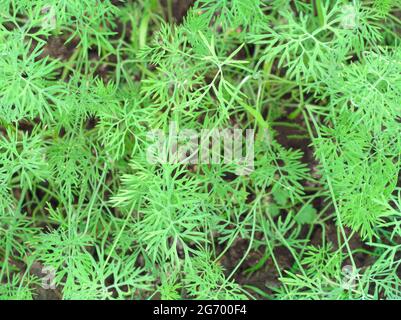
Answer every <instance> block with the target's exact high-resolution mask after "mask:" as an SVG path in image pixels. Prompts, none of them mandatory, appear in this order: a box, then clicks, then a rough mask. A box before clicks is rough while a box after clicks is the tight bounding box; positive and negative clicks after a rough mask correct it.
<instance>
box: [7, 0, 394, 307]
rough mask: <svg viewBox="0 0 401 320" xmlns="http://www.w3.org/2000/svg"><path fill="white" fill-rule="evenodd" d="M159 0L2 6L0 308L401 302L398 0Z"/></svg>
mask: <svg viewBox="0 0 401 320" xmlns="http://www.w3.org/2000/svg"><path fill="white" fill-rule="evenodd" d="M167 2H168V3H169V5H168V6H166V7H164V6H162V5H161V2H159V1H157V0H151V1H141V0H139V1H130V0H126V1H108V0H107V1H95V0H79V1H78V0H68V1H44V0H43V1H42V0H36V1H25V0H23V1H21V0H18V1H16V0H15V1H14V0H0V39H1V46H0V48H1V52H0V124H1V128H0V131H1V137H0V151H1V153H0V177H1V180H0V243H1V245H0V279H1V284H0V297H1V299H35V298H41V296H40V294H39V292H40V290H39V288H40V286H43V277H44V276H46V274H45V273H43V270H45V268H51V269H52V270H53V271H54V276H55V278H54V279H52V284H53V285H54V288H53V289H51V290H52V292H53V294H56V295H57V296H58V297H61V298H63V299H153V298H161V299H261V298H267V299H379V298H384V299H398V298H400V289H401V288H400V286H401V283H400V273H399V266H400V263H401V260H400V250H401V248H400V237H401V211H400V208H401V189H400V185H399V168H400V154H401V140H400V139H401V138H400V137H401V135H400V133H401V132H400V128H401V127H400V117H401V109H400V103H401V94H400V92H401V48H400V46H399V37H400V17H401V14H400V13H401V8H400V2H399V1H397V0H392V1H389V0H372V1H371V0H366V1H361V0H358V1H357V0H354V1H328V0H314V1H301V0H294V1H283V0H271V1H265V0H224V1H223V0H198V1H195V3H194V4H193V6H192V7H191V8H189V9H188V12H187V13H186V15H185V16H184V17H183V20H182V22H180V23H179V22H177V21H175V19H174V14H173V11H172V6H171V4H172V1H169V0H168V1H167ZM56 40H57V41H58V42H57V43H59V44H61V45H60V46H61V48H59V49H61V50H62V51H63V52H62V54H61V55H57V54H55V53H54V52H53V51H52V45H51V44H52V41H56ZM53 49H54V48H53ZM172 121H174V122H175V123H177V124H178V126H179V128H182V129H192V130H197V131H201V130H202V129H224V128H240V129H243V130H246V129H254V130H256V136H255V147H254V153H255V154H254V170H253V171H252V172H250V173H249V174H247V175H238V174H237V173H236V172H237V171H236V169H238V168H237V167H236V165H233V164H227V163H224V162H222V163H221V164H219V165H205V164H199V165H189V164H185V163H184V164H183V163H166V164H154V163H150V162H149V161H147V154H146V152H147V149H148V147H149V146H150V145H151V142H150V141H149V139H147V133H148V132H149V131H151V130H153V129H160V130H163V131H168V127H169V124H170V123H171V122H172ZM244 244H245V245H244ZM255 256H256V257H257V261H254V258H253V259H251V257H255ZM38 265H39V266H41V268H42V273H41V272H37V271H35V268H36V267H37V266H38ZM254 274H261V275H262V278H263V279H266V280H265V281H263V283H262V284H259V285H254V284H252V283H254V282H253V281H252V276H253V275H254ZM267 279H273V280H271V281H270V280H269V281H268V280H267Z"/></svg>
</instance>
